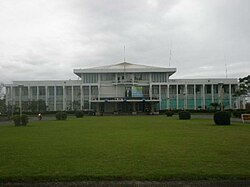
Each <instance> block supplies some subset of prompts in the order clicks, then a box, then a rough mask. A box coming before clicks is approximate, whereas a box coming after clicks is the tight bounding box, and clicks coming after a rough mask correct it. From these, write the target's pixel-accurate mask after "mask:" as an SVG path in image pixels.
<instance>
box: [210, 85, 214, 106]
mask: <svg viewBox="0 0 250 187" xmlns="http://www.w3.org/2000/svg"><path fill="white" fill-rule="evenodd" d="M211 92H212V103H214V85H213V84H212V85H211Z"/></svg>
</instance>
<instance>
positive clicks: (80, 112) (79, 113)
mask: <svg viewBox="0 0 250 187" xmlns="http://www.w3.org/2000/svg"><path fill="white" fill-rule="evenodd" d="M75 116H76V117H77V118H82V117H83V111H76V112H75Z"/></svg>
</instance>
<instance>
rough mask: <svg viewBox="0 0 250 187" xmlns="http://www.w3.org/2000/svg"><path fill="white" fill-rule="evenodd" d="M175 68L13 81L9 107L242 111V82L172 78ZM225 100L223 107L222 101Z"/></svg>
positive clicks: (121, 68)
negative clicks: (215, 105)
mask: <svg viewBox="0 0 250 187" xmlns="http://www.w3.org/2000/svg"><path fill="white" fill-rule="evenodd" d="M175 72H176V68H162V67H152V66H144V65H137V64H131V63H127V62H123V63H120V64H115V65H110V66H103V67H97V68H88V69H74V73H75V74H76V75H77V76H78V77H79V79H78V80H61V81H13V84H8V85H6V105H7V106H11V107H12V108H13V107H16V108H18V107H19V108H22V110H23V111H29V110H30V105H31V103H32V102H38V101H39V102H43V103H44V105H45V106H46V110H47V111H72V110H95V111H96V112H97V113H100V112H106V113H113V112H121V113H122V112H124V113H130V112H134V113H138V112H151V113H154V112H158V111H159V110H166V109H192V110H199V109H209V108H210V107H211V105H210V104H211V103H223V107H224V108H225V109H234V108H238V105H237V102H236V98H235V97H234V93H235V91H236V90H237V88H238V80H237V79H170V76H171V75H172V74H173V73H175ZM221 101H223V102H221Z"/></svg>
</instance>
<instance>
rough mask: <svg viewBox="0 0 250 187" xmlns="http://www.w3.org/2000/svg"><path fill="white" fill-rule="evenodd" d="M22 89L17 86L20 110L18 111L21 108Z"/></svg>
mask: <svg viewBox="0 0 250 187" xmlns="http://www.w3.org/2000/svg"><path fill="white" fill-rule="evenodd" d="M21 96H22V87H21V86H19V108H20V110H22V109H21V108H22V97H21Z"/></svg>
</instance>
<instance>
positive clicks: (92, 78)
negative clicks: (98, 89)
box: [82, 73, 98, 83]
mask: <svg viewBox="0 0 250 187" xmlns="http://www.w3.org/2000/svg"><path fill="white" fill-rule="evenodd" d="M97 81H98V74H97V73H86V74H82V82H83V83H97Z"/></svg>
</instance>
